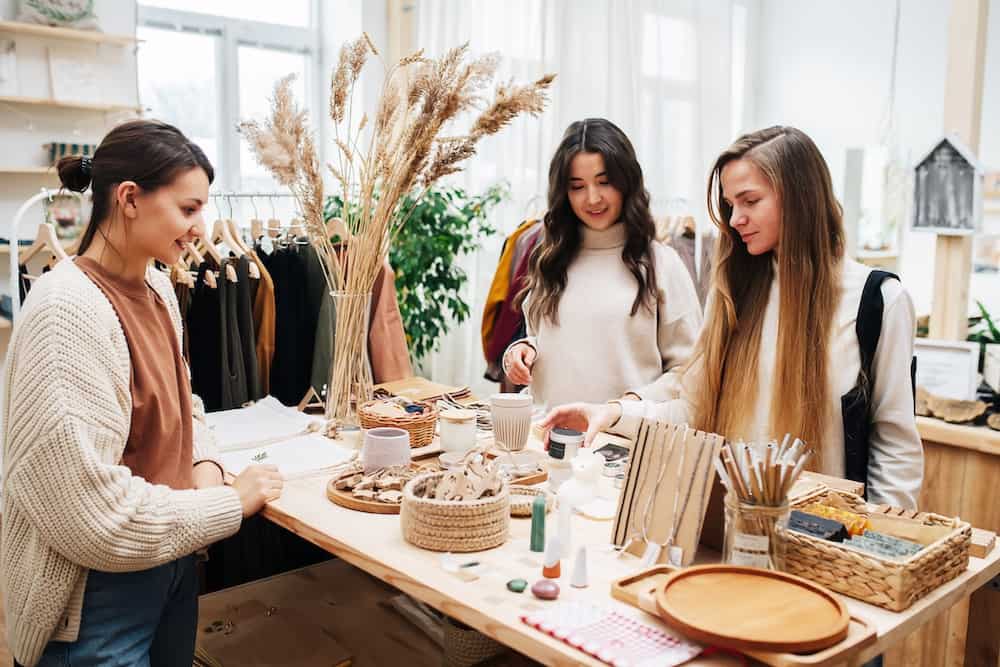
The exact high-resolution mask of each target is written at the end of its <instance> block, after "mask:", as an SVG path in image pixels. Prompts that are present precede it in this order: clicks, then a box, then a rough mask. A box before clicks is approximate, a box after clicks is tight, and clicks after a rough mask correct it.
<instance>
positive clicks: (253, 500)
mask: <svg viewBox="0 0 1000 667" xmlns="http://www.w3.org/2000/svg"><path fill="white" fill-rule="evenodd" d="M284 483H285V481H284V477H282V476H281V473H280V472H278V466H275V465H251V466H247V468H246V470H244V471H243V472H241V473H240V475H239V477H237V478H236V479H235V480H234V481H233V488H234V489H236V492H237V493H238V494H239V495H240V504H241V505H242V506H243V517H244V518H246V517H249V516H253V515H254V514H256V513H257V512H259V511H260V510H261V508H262V507H264V505H265V503H269V502H271V501H272V500H277V499H278V498H279V497H280V496H281V489H282V487H283V486H284Z"/></svg>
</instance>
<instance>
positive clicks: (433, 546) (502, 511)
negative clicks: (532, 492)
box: [399, 472, 510, 552]
mask: <svg viewBox="0 0 1000 667" xmlns="http://www.w3.org/2000/svg"><path fill="white" fill-rule="evenodd" d="M443 475H444V473H440V472H433V473H427V474H425V475H419V476H417V477H414V478H413V479H411V480H410V481H409V482H408V483H407V485H406V486H405V487H404V488H403V506H402V509H401V511H400V515H399V519H400V521H399V523H400V526H401V527H402V529H403V538H404V539H405V540H406V541H407V542H409V543H411V544H414V545H416V546H418V547H420V548H421V549H430V550H431V551H454V552H465V551H485V550H486V549H492V548H494V547H498V546H500V545H501V544H503V543H504V542H506V541H507V530H508V528H509V527H510V494H509V491H508V489H507V485H506V484H504V485H503V490H502V491H501V492H500V494H499V495H497V496H490V497H488V498H481V499H479V500H469V501H453V500H434V499H433V498H418V497H417V493H418V492H420V491H422V490H423V488H424V487H425V486H426V485H427V483H428V482H429V481H431V480H434V479H439V478H441V477H442V476H443Z"/></svg>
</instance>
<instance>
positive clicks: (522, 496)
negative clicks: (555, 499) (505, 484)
mask: <svg viewBox="0 0 1000 667" xmlns="http://www.w3.org/2000/svg"><path fill="white" fill-rule="evenodd" d="M535 496H544V497H545V511H546V512H548V511H549V510H551V509H552V494H551V493H549V492H548V491H546V490H545V489H540V488H538V487H536V486H521V485H519V484H512V485H511V487H510V515H511V516H520V517H525V516H531V505H532V503H534V502H535Z"/></svg>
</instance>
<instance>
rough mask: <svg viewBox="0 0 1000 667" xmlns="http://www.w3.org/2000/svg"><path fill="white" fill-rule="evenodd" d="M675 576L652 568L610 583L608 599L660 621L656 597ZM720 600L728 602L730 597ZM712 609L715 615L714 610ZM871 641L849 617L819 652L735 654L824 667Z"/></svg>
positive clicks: (669, 569)
mask: <svg viewBox="0 0 1000 667" xmlns="http://www.w3.org/2000/svg"><path fill="white" fill-rule="evenodd" d="M709 567H711V566H709ZM688 569H694V568H688ZM678 572H684V570H679V569H678V568H675V567H673V566H671V565H656V566H654V567H651V568H649V569H647V570H643V571H641V572H637V573H635V574H633V575H630V576H628V577H623V578H621V579H618V580H617V581H614V582H612V584H611V596H612V597H614V598H615V599H617V600H620V601H622V602H624V603H626V604H629V605H632V606H633V607H638V608H639V609H642V610H643V611H645V612H647V613H649V614H653V615H654V616H658V617H662V616H661V612H660V609H659V606H658V603H657V593H658V592H659V591H660V590H662V589H663V587H664V585H665V584H666V583H667V581H668V579H670V577H671V576H673V575H674V574H675V573H678ZM718 599H719V598H718V597H716V598H715V601H716V602H717V601H718ZM722 599H731V596H727V597H724V598H722ZM715 609H716V610H717V611H718V610H719V609H718V606H716V607H715ZM664 620H666V619H664ZM682 634H685V635H686V636H689V637H690V638H691V639H694V640H699V641H706V642H707V643H710V644H714V645H717V646H719V645H721V644H719V643H718V642H716V641H709V640H701V639H699V637H695V636H693V635H688V633H687V632H685V631H682ZM875 639H876V632H875V628H874V626H873V625H871V624H870V623H869V622H867V621H865V620H864V619H861V618H858V617H853V616H852V617H850V619H849V624H848V626H847V633H846V636H845V637H844V638H843V639H841V640H840V641H839V642H837V643H835V644H834V645H832V646H830V647H829V648H826V649H823V650H819V651H816V652H812V653H803V654H796V653H792V652H776V651H765V650H759V649H752V648H743V649H741V648H737V649H736V650H739V651H741V652H742V653H744V654H746V655H748V656H750V657H752V658H754V659H756V660H759V661H761V662H765V663H767V664H769V665H776V666H778V667H801V666H806V665H808V666H811V667H827V666H832V665H840V664H843V663H845V662H849V661H850V659H851V658H852V657H854V656H856V655H857V654H858V653H859V652H860V651H861V650H862V649H864V648H865V647H867V646H870V645H871V644H873V643H874V642H875Z"/></svg>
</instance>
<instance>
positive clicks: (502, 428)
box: [490, 394, 531, 452]
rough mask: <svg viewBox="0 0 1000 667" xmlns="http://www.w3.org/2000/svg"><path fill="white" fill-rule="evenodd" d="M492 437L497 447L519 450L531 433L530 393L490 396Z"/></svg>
mask: <svg viewBox="0 0 1000 667" xmlns="http://www.w3.org/2000/svg"><path fill="white" fill-rule="evenodd" d="M490 414H491V415H492V417H493V439H494V441H495V442H496V446H497V448H498V449H505V450H507V451H509V452H519V451H521V450H522V449H524V447H525V445H527V444H528V435H529V434H530V433H531V395H529V394H493V396H491V397H490Z"/></svg>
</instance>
